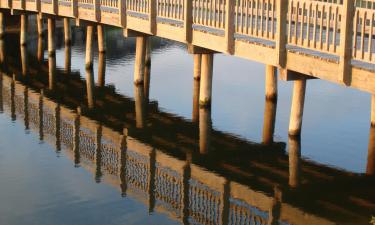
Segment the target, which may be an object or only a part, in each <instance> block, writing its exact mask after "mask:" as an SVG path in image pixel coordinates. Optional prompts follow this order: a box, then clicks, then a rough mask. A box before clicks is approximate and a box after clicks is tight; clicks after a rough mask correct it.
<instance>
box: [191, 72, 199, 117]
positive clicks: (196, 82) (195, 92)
mask: <svg viewBox="0 0 375 225" xmlns="http://www.w3.org/2000/svg"><path fill="white" fill-rule="evenodd" d="M193 84H194V85H193V112H192V118H191V120H192V121H193V122H198V120H199V86H200V81H199V80H196V79H194V81H193Z"/></svg>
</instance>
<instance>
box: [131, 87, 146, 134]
mask: <svg viewBox="0 0 375 225" xmlns="http://www.w3.org/2000/svg"><path fill="white" fill-rule="evenodd" d="M134 100H135V103H134V104H135V122H136V127H137V128H139V129H142V128H144V127H145V120H146V119H145V117H146V114H145V113H146V112H145V97H144V90H143V85H134Z"/></svg>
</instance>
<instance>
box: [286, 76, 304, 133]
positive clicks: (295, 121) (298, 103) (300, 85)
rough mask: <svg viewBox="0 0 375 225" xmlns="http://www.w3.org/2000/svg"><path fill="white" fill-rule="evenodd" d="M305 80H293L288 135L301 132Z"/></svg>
mask: <svg viewBox="0 0 375 225" xmlns="http://www.w3.org/2000/svg"><path fill="white" fill-rule="evenodd" d="M305 91H306V80H296V81H294V87H293V97H292V110H291V112H290V121H289V135H290V136H299V135H300V134H301V127H302V117H303V107H304V103H305Z"/></svg>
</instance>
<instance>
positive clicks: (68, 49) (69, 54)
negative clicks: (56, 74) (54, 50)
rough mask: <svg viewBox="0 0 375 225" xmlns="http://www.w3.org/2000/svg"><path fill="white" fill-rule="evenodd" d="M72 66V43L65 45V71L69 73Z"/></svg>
mask: <svg viewBox="0 0 375 225" xmlns="http://www.w3.org/2000/svg"><path fill="white" fill-rule="evenodd" d="M71 66H72V48H71V46H70V45H65V66H64V70H65V73H67V74H69V73H70V71H71Z"/></svg>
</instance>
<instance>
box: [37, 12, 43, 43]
mask: <svg viewBox="0 0 375 225" xmlns="http://www.w3.org/2000/svg"><path fill="white" fill-rule="evenodd" d="M36 26H37V30H38V36H39V37H41V36H43V16H42V14H41V13H39V14H38V15H37V16H36Z"/></svg>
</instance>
